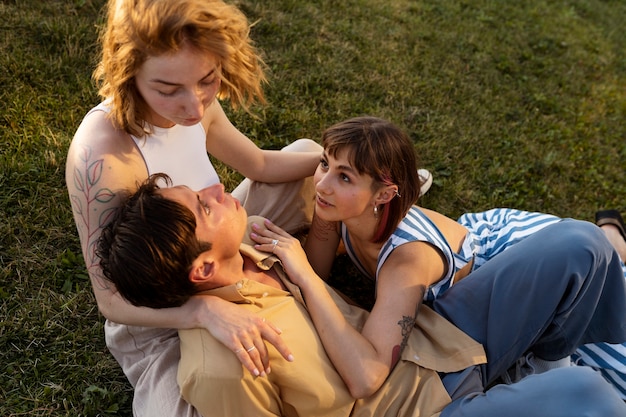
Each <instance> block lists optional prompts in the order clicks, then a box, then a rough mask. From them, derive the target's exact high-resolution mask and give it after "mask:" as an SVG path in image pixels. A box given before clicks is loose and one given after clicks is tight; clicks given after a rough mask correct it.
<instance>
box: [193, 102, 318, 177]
mask: <svg viewBox="0 0 626 417" xmlns="http://www.w3.org/2000/svg"><path fill="white" fill-rule="evenodd" d="M203 125H204V126H205V129H206V132H207V142H206V147H207V151H208V152H209V153H210V154H211V155H213V156H214V157H215V158H217V159H219V160H220V161H222V162H224V163H225V164H227V165H228V166H230V167H231V168H233V169H235V170H236V171H238V172H239V173H241V174H242V175H244V176H245V177H247V178H249V179H251V180H253V181H260V182H267V183H276V182H289V181H296V180H300V179H302V178H305V177H309V176H311V175H313V173H314V172H315V168H316V167H317V165H318V164H319V161H320V156H321V154H322V148H321V146H320V147H319V149H317V147H315V150H312V151H310V152H287V151H278V150H267V149H261V148H259V147H258V146H257V145H256V144H255V143H254V142H253V141H251V140H250V139H249V138H248V137H246V136H245V135H244V134H243V133H241V132H240V131H239V130H238V129H237V128H236V127H235V126H234V125H233V124H232V123H231V122H230V120H228V118H227V117H226V114H225V113H224V110H223V109H222V107H221V105H220V103H219V101H217V100H215V101H214V102H213V103H212V104H211V106H210V107H209V108H207V109H206V111H205V116H204V121H203ZM225 144H228V146H225Z"/></svg>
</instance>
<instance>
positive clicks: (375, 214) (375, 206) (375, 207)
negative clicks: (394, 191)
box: [374, 204, 378, 217]
mask: <svg viewBox="0 0 626 417" xmlns="http://www.w3.org/2000/svg"><path fill="white" fill-rule="evenodd" d="M374 217H378V206H377V205H376V204H374Z"/></svg>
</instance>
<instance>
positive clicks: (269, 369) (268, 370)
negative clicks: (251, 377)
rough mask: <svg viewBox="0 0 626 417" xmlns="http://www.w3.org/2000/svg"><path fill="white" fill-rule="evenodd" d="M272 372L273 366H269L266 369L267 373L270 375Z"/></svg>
mask: <svg viewBox="0 0 626 417" xmlns="http://www.w3.org/2000/svg"><path fill="white" fill-rule="evenodd" d="M270 372H272V368H270V367H269V366H268V367H267V369H266V370H265V373H266V374H268V375H269V374H270Z"/></svg>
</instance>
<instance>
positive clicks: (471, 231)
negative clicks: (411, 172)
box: [342, 206, 626, 400]
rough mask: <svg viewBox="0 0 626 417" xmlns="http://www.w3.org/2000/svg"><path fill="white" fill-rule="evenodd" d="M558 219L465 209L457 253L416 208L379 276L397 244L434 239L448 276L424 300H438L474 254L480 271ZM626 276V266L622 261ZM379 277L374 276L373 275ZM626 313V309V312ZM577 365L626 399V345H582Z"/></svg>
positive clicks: (388, 246) (387, 248)
mask: <svg viewBox="0 0 626 417" xmlns="http://www.w3.org/2000/svg"><path fill="white" fill-rule="evenodd" d="M560 220H561V219H560V218H559V217H556V216H553V215H550V214H544V213H534V212H528V211H523V210H514V209H508V208H496V209H492V210H488V211H484V212H479V213H466V214H464V215H462V216H461V217H460V218H459V219H458V222H459V223H460V224H462V225H463V226H465V227H466V228H467V230H468V234H467V236H466V238H465V241H464V243H463V247H462V249H461V251H460V253H454V252H453V251H452V249H451V248H450V246H449V245H448V243H447V241H446V240H445V238H444V237H443V235H442V234H441V232H440V231H439V229H438V228H437V227H436V226H435V225H434V223H433V222H432V221H430V219H429V218H428V217H427V216H426V215H425V214H424V213H423V212H422V211H421V210H420V209H419V208H418V207H415V206H414V207H413V208H411V210H410V211H409V214H408V215H407V216H406V217H405V218H404V219H403V221H402V222H401V223H400V225H399V226H398V228H397V229H396V231H394V233H393V235H392V236H391V237H390V238H389V240H388V241H387V242H386V243H385V244H384V245H383V248H382V249H381V251H380V253H379V255H378V266H377V274H378V271H380V268H381V267H382V265H383V264H384V262H385V261H386V260H387V258H388V257H389V255H390V254H391V252H392V251H393V250H394V249H395V248H397V247H398V246H400V245H402V244H404V243H408V242H415V241H423V242H429V243H430V244H432V245H434V246H435V247H436V248H438V249H439V250H440V251H441V253H442V254H443V257H444V259H445V260H446V262H447V264H448V268H447V272H446V276H445V277H444V278H443V279H442V280H441V281H439V282H437V283H436V284H434V285H433V286H431V287H430V288H429V289H428V291H427V293H426V295H425V300H433V299H435V298H437V297H438V296H439V295H441V294H443V292H444V291H445V290H446V289H448V288H449V287H450V286H451V285H452V284H453V277H454V274H455V273H456V271H458V270H459V269H461V268H463V267H464V266H465V265H466V264H467V263H468V262H469V261H470V260H471V259H472V258H473V259H474V265H473V266H472V270H476V269H477V268H480V267H481V266H482V265H484V264H485V262H487V261H488V260H489V259H491V258H493V257H494V256H496V255H498V254H500V253H502V252H504V251H505V250H506V249H508V248H510V247H511V246H513V245H515V244H516V243H518V242H520V241H521V240H523V239H524V238H526V237H528V236H530V235H531V234H533V233H535V232H537V231H538V230H541V229H542V228H544V227H546V226H548V225H550V224H553V223H556V222H558V221H560ZM342 237H343V239H344V245H345V247H346V251H347V253H348V254H349V256H350V258H351V259H352V261H353V262H354V263H355V265H357V267H358V268H359V269H360V270H361V272H363V273H364V274H365V275H368V274H367V272H366V271H365V268H363V266H362V264H361V262H360V261H359V260H358V258H357V257H356V254H355V253H354V250H353V249H352V247H351V245H350V240H349V235H348V233H347V230H346V228H345V227H344V226H343V225H342ZM622 269H623V270H624V277H625V279H626V266H624V263H623V262H622ZM370 278H372V279H374V278H373V277H370ZM625 314H626V312H625ZM572 360H573V362H574V363H575V364H577V365H581V366H590V367H592V368H593V369H595V370H597V371H598V372H600V373H601V374H602V376H604V378H605V379H607V380H608V381H609V382H610V383H611V384H612V385H613V386H614V387H615V388H616V390H617V391H618V393H619V394H620V396H621V397H622V398H623V399H624V400H626V344H609V343H598V344H590V345H584V346H581V347H580V348H578V349H577V350H576V352H575V353H574V354H573V355H572Z"/></svg>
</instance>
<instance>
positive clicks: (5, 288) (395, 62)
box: [0, 0, 626, 416]
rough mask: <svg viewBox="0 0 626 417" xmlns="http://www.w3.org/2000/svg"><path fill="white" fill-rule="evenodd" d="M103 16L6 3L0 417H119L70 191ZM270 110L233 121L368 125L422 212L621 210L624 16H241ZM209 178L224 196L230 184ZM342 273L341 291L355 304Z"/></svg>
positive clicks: (568, 6)
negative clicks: (73, 149)
mask: <svg viewBox="0 0 626 417" xmlns="http://www.w3.org/2000/svg"><path fill="white" fill-rule="evenodd" d="M103 4H104V1H103V0H47V1H40V0H2V1H0V21H1V22H2V23H0V137H1V140H0V190H1V191H0V207H1V210H0V323H1V324H0V415H1V416H130V415H131V411H130V404H131V399H132V391H131V389H130V386H129V385H128V383H127V382H126V380H125V378H124V375H123V374H122V372H121V371H120V369H119V368H118V366H117V364H116V363H115V361H114V360H113V359H112V357H111V356H110V355H109V354H108V352H107V350H106V347H105V345H104V341H103V330H102V325H103V322H104V319H103V317H102V316H101V315H99V313H98V311H97V308H96V307H95V301H94V298H93V295H92V293H91V289H90V284H89V281H88V279H87V277H86V272H85V268H84V264H83V260H82V256H81V255H80V247H79V243H78V237H77V233H76V230H75V227H74V224H73V220H72V216H71V211H70V207H69V200H68V196H67V193H66V191H65V185H64V170H65V167H64V166H65V154H66V152H67V148H68V146H69V143H70V141H71V138H72V135H73V132H74V131H75V129H76V127H77V126H78V124H79V123H80V120H81V118H82V117H83V115H84V114H85V112H86V111H87V110H88V109H89V108H91V107H92V106H93V105H95V104H96V103H97V102H98V97H97V95H96V92H95V88H94V84H93V82H92V80H91V78H90V76H91V72H92V70H93V68H94V65H95V62H96V59H97V52H98V49H97V43H96V38H97V28H98V26H99V25H100V24H101V23H102V14H101V8H102V6H103ZM236 4H238V5H239V6H240V7H241V9H242V10H243V11H244V12H245V13H246V15H247V16H248V17H249V19H250V20H251V21H254V22H256V24H255V26H254V27H253V30H252V37H253V39H254V40H255V41H256V43H257V45H258V47H259V48H260V49H261V50H263V52H264V58H265V61H266V64H267V66H268V78H269V83H268V85H267V86H266V93H267V98H268V104H267V105H266V106H263V107H258V108H255V109H254V112H255V115H254V116H250V115H247V114H243V113H232V112H231V113H229V114H230V116H231V119H232V121H233V123H235V125H236V126H238V127H239V129H240V130H241V131H242V132H244V133H246V134H247V135H249V137H250V138H252V139H253V140H254V141H255V142H257V143H258V144H259V146H262V147H265V148H280V147H282V146H284V145H286V144H287V143H289V142H291V141H292V140H294V139H296V138H299V137H309V138H313V139H318V138H319V136H320V133H321V132H322V130H323V129H324V127H326V126H328V125H330V124H332V123H335V122H337V121H340V120H342V119H344V118H347V117H351V116H356V115H363V114H371V115H376V116H381V117H384V118H387V119H390V120H392V121H394V122H396V123H397V124H399V125H400V126H402V127H403V128H404V129H406V130H407V131H408V132H409V134H410V136H411V138H412V139H413V140H414V142H415V147H416V149H417V151H418V153H419V155H420V158H421V161H422V164H423V165H424V167H426V168H428V169H430V170H431V171H432V172H433V174H434V176H435V183H434V185H433V188H432V189H431V191H430V192H429V193H428V194H427V196H426V197H425V198H424V199H423V200H422V202H421V204H422V205H424V206H425V207H429V208H433V209H436V210H439V211H441V212H443V213H445V214H447V215H449V216H451V217H457V216H459V215H460V214H462V213H464V212H466V211H478V210H484V209H487V208H491V207H496V206H498V207H503V206H507V207H515V208H520V209H526V210H538V211H544V212H549V213H553V214H557V215H560V216H568V217H577V218H581V219H587V220H592V219H593V214H594V212H595V211H596V210H597V209H599V208H615V209H619V210H621V211H623V212H626V182H625V181H623V180H622V178H623V176H624V166H625V164H626V31H625V30H624V23H623V22H625V21H626V3H625V2H624V1H623V0H535V1H525V0H522V1H517V2H514V1H505V0H472V1H469V0H344V1H329V0H310V1H303V0H263V1H253V0H240V1H237V2H236ZM218 171H219V172H220V174H221V175H222V177H223V179H224V183H225V184H226V185H227V187H229V188H232V187H233V186H234V185H235V184H236V183H237V182H238V181H239V180H240V179H241V178H240V176H239V175H238V174H236V173H233V172H231V171H230V170H229V169H228V168H226V167H223V166H219V169H218ZM343 271H344V269H343V267H341V266H340V267H338V268H337V270H336V278H335V279H336V281H335V282H336V283H337V285H339V286H342V287H344V288H346V289H348V290H350V287H351V286H353V284H351V283H350V281H349V280H347V279H344V276H343V275H342V274H343Z"/></svg>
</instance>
